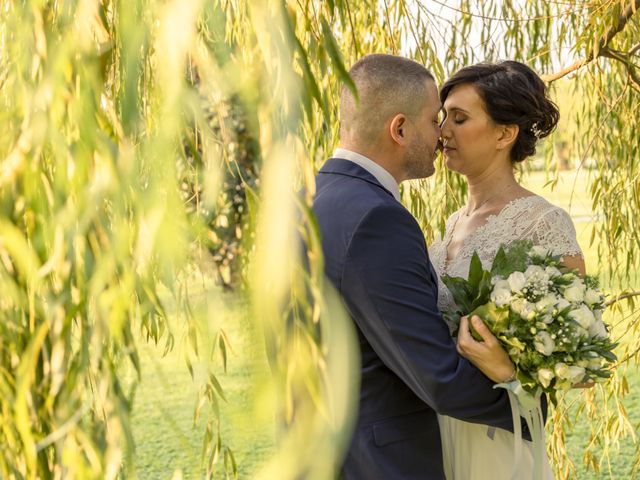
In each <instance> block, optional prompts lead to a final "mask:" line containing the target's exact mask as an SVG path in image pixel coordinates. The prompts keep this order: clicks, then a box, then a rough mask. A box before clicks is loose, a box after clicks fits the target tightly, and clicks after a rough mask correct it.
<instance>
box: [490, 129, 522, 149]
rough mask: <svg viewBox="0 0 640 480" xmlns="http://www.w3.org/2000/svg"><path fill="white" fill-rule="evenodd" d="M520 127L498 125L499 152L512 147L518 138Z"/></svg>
mask: <svg viewBox="0 0 640 480" xmlns="http://www.w3.org/2000/svg"><path fill="white" fill-rule="evenodd" d="M518 132H520V127H518V125H498V139H497V140H498V142H497V145H496V146H497V148H498V150H504V149H505V148H509V147H511V146H512V145H513V144H514V143H515V142H516V139H517V138H518Z"/></svg>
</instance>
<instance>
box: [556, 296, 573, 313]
mask: <svg viewBox="0 0 640 480" xmlns="http://www.w3.org/2000/svg"><path fill="white" fill-rule="evenodd" d="M570 306H571V303H570V302H568V301H567V299H566V298H560V299H559V300H558V301H557V302H556V308H557V309H558V311H560V312H561V311H562V310H564V309H565V308H567V307H570Z"/></svg>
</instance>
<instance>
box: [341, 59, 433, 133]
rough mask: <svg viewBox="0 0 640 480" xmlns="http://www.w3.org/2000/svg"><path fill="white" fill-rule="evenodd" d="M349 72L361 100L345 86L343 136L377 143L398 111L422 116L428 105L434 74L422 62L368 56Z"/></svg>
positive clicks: (343, 93) (342, 116)
mask: <svg viewBox="0 0 640 480" xmlns="http://www.w3.org/2000/svg"><path fill="white" fill-rule="evenodd" d="M349 75H351V78H352V79H353V82H354V83H355V85H356V90H357V92H358V99H356V98H355V96H354V95H353V92H352V91H351V90H350V89H349V88H348V87H347V86H346V85H344V86H343V87H342V93H341V95H340V135H341V136H344V135H345V134H347V132H348V133H349V134H350V136H351V137H352V138H353V137H355V139H357V141H360V142H367V143H371V142H374V141H375V140H376V139H377V138H378V135H379V134H380V131H381V129H382V127H383V126H384V124H385V122H386V121H387V120H388V119H389V118H390V117H392V116H394V115H396V114H398V113H404V114H405V115H407V116H415V115H418V114H419V113H420V112H421V111H422V109H423V108H424V106H425V102H426V98H427V92H426V90H425V83H426V81H427V80H432V81H435V80H434V78H433V75H432V74H431V73H430V72H429V71H428V70H427V69H426V68H425V67H424V66H423V65H420V64H419V63H418V62H415V61H413V60H410V59H408V58H404V57H398V56H396V55H385V54H372V55H367V56H365V57H363V58H361V59H360V60H358V61H357V62H356V63H354V64H353V66H352V67H351V70H349Z"/></svg>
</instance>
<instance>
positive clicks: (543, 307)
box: [536, 294, 556, 312]
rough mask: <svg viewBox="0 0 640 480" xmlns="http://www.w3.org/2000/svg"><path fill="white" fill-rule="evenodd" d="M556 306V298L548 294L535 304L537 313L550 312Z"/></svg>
mask: <svg viewBox="0 0 640 480" xmlns="http://www.w3.org/2000/svg"><path fill="white" fill-rule="evenodd" d="M555 304H556V297H555V296H554V295H551V294H548V295H545V296H544V297H542V298H541V299H540V300H538V301H537V302H536V310H538V311H539V312H546V311H548V310H551V309H552V308H553V307H554V306H555Z"/></svg>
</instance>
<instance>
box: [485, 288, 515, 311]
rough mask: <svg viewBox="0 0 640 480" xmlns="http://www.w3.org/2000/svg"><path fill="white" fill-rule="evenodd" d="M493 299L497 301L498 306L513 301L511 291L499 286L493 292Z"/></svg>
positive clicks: (494, 301)
mask: <svg viewBox="0 0 640 480" xmlns="http://www.w3.org/2000/svg"><path fill="white" fill-rule="evenodd" d="M490 297H491V301H492V302H493V303H495V304H496V305H497V306H498V307H501V306H503V305H506V304H507V303H509V302H510V301H511V291H509V290H506V289H504V288H497V289H494V290H493V292H491V295H490Z"/></svg>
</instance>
